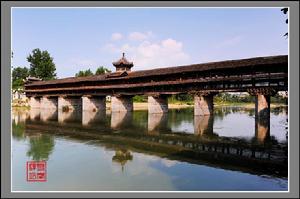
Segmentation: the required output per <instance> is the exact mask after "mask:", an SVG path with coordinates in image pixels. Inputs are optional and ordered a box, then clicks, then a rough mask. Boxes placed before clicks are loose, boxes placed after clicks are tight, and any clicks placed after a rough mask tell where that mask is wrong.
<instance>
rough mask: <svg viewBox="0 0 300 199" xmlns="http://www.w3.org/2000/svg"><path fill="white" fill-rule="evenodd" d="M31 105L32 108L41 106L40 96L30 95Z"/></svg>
mask: <svg viewBox="0 0 300 199" xmlns="http://www.w3.org/2000/svg"><path fill="white" fill-rule="evenodd" d="M29 106H30V108H40V106H41V103H40V98H38V97H30V98H29Z"/></svg>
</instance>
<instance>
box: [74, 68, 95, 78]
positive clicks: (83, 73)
mask: <svg viewBox="0 0 300 199" xmlns="http://www.w3.org/2000/svg"><path fill="white" fill-rule="evenodd" d="M92 75H94V73H93V72H92V71H91V69H88V70H81V71H79V72H78V73H76V74H75V77H86V76H92Z"/></svg>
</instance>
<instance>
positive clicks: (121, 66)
mask: <svg viewBox="0 0 300 199" xmlns="http://www.w3.org/2000/svg"><path fill="white" fill-rule="evenodd" d="M112 64H113V65H114V66H115V67H116V71H117V72H118V71H131V68H132V67H133V62H129V61H128V60H127V59H126V58H125V53H124V52H123V53H122V58H121V59H119V60H118V61H116V62H113V63H112Z"/></svg>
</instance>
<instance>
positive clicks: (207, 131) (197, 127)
mask: <svg viewBox="0 0 300 199" xmlns="http://www.w3.org/2000/svg"><path fill="white" fill-rule="evenodd" d="M213 124H214V119H213V116H211V115H205V116H201V115H195V116H194V132H195V134H196V135H200V136H202V135H211V134H213Z"/></svg>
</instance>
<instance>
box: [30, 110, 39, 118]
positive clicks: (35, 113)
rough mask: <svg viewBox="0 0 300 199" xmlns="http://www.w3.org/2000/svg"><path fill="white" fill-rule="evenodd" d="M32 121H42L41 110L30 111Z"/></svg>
mask: <svg viewBox="0 0 300 199" xmlns="http://www.w3.org/2000/svg"><path fill="white" fill-rule="evenodd" d="M29 118H30V120H39V119H40V109H39V108H31V109H30V111H29Z"/></svg>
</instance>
